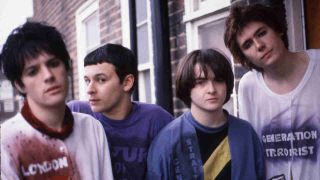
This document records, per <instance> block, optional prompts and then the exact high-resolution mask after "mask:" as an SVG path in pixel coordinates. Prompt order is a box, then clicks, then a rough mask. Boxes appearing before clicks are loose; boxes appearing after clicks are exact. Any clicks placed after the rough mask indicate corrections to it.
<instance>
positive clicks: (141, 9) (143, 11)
mask: <svg viewBox="0 0 320 180" xmlns="http://www.w3.org/2000/svg"><path fill="white" fill-rule="evenodd" d="M136 10H137V11H136V14H137V24H139V23H141V21H144V20H146V19H147V0H136Z"/></svg>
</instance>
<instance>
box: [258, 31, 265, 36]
mask: <svg viewBox="0 0 320 180" xmlns="http://www.w3.org/2000/svg"><path fill="white" fill-rule="evenodd" d="M266 34H267V30H262V31H260V32H259V33H258V37H263V36H264V35H266Z"/></svg>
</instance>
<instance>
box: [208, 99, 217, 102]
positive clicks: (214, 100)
mask: <svg viewBox="0 0 320 180" xmlns="http://www.w3.org/2000/svg"><path fill="white" fill-rule="evenodd" d="M207 101H210V102H216V101H218V98H210V99H207Z"/></svg>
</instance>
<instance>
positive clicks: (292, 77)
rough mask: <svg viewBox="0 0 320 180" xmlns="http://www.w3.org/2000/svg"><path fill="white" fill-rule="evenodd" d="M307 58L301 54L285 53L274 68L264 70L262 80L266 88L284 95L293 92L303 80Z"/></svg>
mask: <svg viewBox="0 0 320 180" xmlns="http://www.w3.org/2000/svg"><path fill="white" fill-rule="evenodd" d="M308 61H309V60H308V57H307V56H306V54H305V53H303V52H289V51H288V52H287V53H284V55H283V56H282V57H281V59H279V60H278V62H279V63H277V64H276V65H275V66H273V67H271V68H269V69H265V71H264V72H263V78H264V80H265V82H266V84H267V86H268V87H269V88H270V89H271V90H272V91H274V92H276V93H279V94H284V93H287V92H290V91H291V90H293V89H294V88H295V87H296V86H297V85H298V84H299V82H300V81H301V79H302V78H303V76H304V74H305V72H306V70H307V67H308Z"/></svg>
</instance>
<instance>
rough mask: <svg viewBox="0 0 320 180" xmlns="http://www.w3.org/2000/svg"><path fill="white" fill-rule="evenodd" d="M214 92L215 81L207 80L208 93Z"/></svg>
mask: <svg viewBox="0 0 320 180" xmlns="http://www.w3.org/2000/svg"><path fill="white" fill-rule="evenodd" d="M215 92H216V87H215V83H214V82H213V81H209V82H208V93H215Z"/></svg>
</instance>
